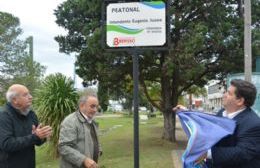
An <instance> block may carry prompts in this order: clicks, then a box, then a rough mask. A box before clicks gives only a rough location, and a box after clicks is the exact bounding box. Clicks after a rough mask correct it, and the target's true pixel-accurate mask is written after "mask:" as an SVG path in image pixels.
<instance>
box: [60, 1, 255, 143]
mask: <svg viewBox="0 0 260 168" xmlns="http://www.w3.org/2000/svg"><path fill="white" fill-rule="evenodd" d="M101 2H102V1H101V0H95V1H94V0H81V1H74V0H67V1H66V2H64V3H62V4H61V5H59V7H58V9H57V10H55V15H56V17H57V21H56V22H57V24H58V25H59V26H62V27H64V28H65V29H67V30H68V34H67V35H65V36H57V37H56V38H55V39H56V41H57V42H58V43H59V46H60V51H61V52H65V53H70V52H78V53H79V55H78V57H77V58H78V59H77V62H76V67H77V71H76V72H77V74H78V75H79V76H80V77H81V78H83V79H84V81H85V82H89V81H91V82H93V81H98V82H99V83H104V84H103V85H107V88H109V90H110V91H115V92H116V91H118V90H123V91H128V90H131V89H127V87H128V86H129V85H128V84H129V81H131V80H132V59H131V56H130V55H129V54H128V53H125V52H117V53H108V52H105V51H104V50H102V49H101V33H102V31H101V28H100V26H101V22H100V21H101V12H100V11H101ZM251 2H252V7H253V9H258V8H259V2H257V0H253V1H251ZM242 11H243V9H242V4H241V1H239V0H230V1H221V0H216V1H204V0H194V1H178V0H177V1H170V9H169V15H170V16H171V18H170V25H171V31H170V37H171V47H170V49H169V51H165V52H161V51H160V52H159V51H158V52H156V51H145V52H143V53H141V55H140V57H139V63H140V66H139V76H140V77H139V82H140V86H141V87H142V89H141V90H142V93H143V94H145V96H146V98H147V100H148V101H149V102H150V103H151V104H152V105H153V106H154V107H156V108H157V109H159V110H160V111H162V113H163V116H164V133H163V138H165V139H168V140H170V141H175V117H176V116H175V114H174V113H172V110H171V109H172V107H173V106H175V105H176V104H177V103H178V98H179V97H180V96H181V95H182V93H183V92H184V91H187V90H188V89H189V88H190V87H192V86H195V87H203V86H204V85H205V84H206V83H207V81H209V80H211V79H219V80H223V79H224V78H225V77H226V75H227V74H228V73H230V72H233V73H234V72H241V71H242V68H243V18H242V16H243V13H242ZM255 11H258V12H256V13H252V14H253V16H258V15H259V10H255ZM252 18H253V21H252V23H253V25H254V27H253V28H254V29H257V28H259V24H258V25H257V24H256V23H257V19H256V17H252ZM129 77H130V78H129ZM91 82H90V83H89V84H91ZM153 84H158V85H159V86H158V87H157V88H158V93H159V94H160V98H159V99H158V98H156V99H154V96H151V93H152V92H151V89H152V87H150V86H151V85H153Z"/></svg>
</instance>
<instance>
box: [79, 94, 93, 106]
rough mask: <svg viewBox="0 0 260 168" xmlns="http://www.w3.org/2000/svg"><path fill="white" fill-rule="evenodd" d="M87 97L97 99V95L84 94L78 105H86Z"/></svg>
mask: <svg viewBox="0 0 260 168" xmlns="http://www.w3.org/2000/svg"><path fill="white" fill-rule="evenodd" d="M89 97H95V98H97V94H95V93H91V94H84V95H83V96H81V97H80V99H79V102H78V104H79V105H80V104H81V103H86V101H87V100H88V98H89Z"/></svg>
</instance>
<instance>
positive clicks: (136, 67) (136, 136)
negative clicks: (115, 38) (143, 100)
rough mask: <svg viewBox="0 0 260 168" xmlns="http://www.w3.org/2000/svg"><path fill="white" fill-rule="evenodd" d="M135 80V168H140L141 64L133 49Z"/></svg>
mask: <svg viewBox="0 0 260 168" xmlns="http://www.w3.org/2000/svg"><path fill="white" fill-rule="evenodd" d="M132 57H133V79H134V168H139V115H138V107H139V100H138V81H139V62H138V53H137V50H136V49H133V55H132Z"/></svg>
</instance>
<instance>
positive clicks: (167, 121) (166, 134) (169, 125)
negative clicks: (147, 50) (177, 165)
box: [161, 54, 176, 142]
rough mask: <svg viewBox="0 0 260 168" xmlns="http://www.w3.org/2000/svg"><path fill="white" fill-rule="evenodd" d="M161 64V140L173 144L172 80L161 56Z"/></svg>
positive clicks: (174, 139) (173, 100)
mask: <svg viewBox="0 0 260 168" xmlns="http://www.w3.org/2000/svg"><path fill="white" fill-rule="evenodd" d="M161 63H162V77H161V87H162V92H161V96H162V101H161V106H162V112H163V116H164V131H163V135H162V138H163V139H166V140H169V141H171V142H175V141H176V138H175V113H174V112H173V111H172V108H173V105H175V104H174V103H175V99H173V96H172V89H173V87H172V86H171V84H172V82H171V81H172V80H171V78H170V76H169V75H168V74H169V73H168V67H167V64H164V55H163V54H162V57H161Z"/></svg>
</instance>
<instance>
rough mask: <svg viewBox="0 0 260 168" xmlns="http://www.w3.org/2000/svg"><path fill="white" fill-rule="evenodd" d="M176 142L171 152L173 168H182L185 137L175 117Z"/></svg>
mask: <svg viewBox="0 0 260 168" xmlns="http://www.w3.org/2000/svg"><path fill="white" fill-rule="evenodd" d="M176 140H177V141H176V142H175V143H174V149H173V150H172V161H173V168H182V162H181V156H182V154H183V152H184V150H185V148H186V144H187V137H186V135H185V133H184V132H183V130H182V127H181V124H180V122H179V120H178V117H176Z"/></svg>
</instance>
